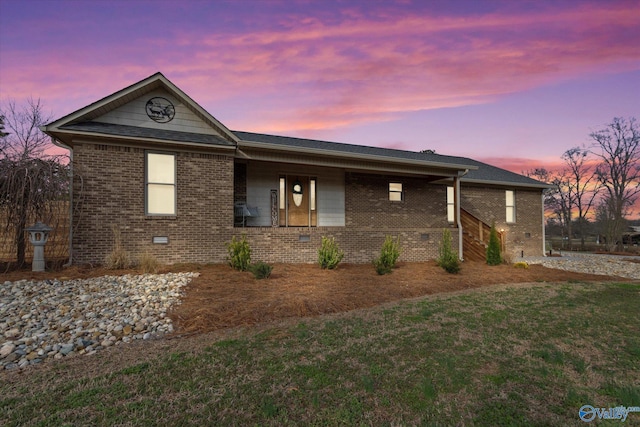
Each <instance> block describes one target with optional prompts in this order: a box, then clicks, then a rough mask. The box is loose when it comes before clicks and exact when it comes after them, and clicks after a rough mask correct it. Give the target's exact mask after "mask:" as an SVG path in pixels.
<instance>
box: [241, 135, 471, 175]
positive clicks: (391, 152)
mask: <svg viewBox="0 0 640 427" xmlns="http://www.w3.org/2000/svg"><path fill="white" fill-rule="evenodd" d="M232 132H233V133H234V134H235V135H236V136H237V137H238V138H240V139H241V140H244V141H252V142H264V143H267V144H274V145H281V146H284V147H293V148H309V149H313V150H322V151H326V152H327V154H330V153H332V152H337V153H348V154H356V155H357V154H360V155H367V156H379V157H387V158H390V159H403V160H418V161H420V160H422V161H425V162H430V163H444V164H451V165H467V164H469V163H468V162H467V161H466V160H467V159H464V158H462V157H454V156H442V155H439V154H428V153H420V152H415V151H406V150H396V149H392V148H380V147H369V146H366V145H355V144H344V143H339V142H329V141H319V140H315V139H305V138H294V137H289V136H276V135H265V134H261V133H253V132H240V131H232ZM469 165H470V164H469ZM470 166H471V165H470Z"/></svg>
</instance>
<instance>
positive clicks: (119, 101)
mask: <svg viewBox="0 0 640 427" xmlns="http://www.w3.org/2000/svg"><path fill="white" fill-rule="evenodd" d="M160 88H161V89H164V90H166V91H167V92H169V93H170V94H171V95H172V96H174V97H175V98H177V99H179V100H180V102H182V103H183V104H184V105H185V106H186V107H187V108H188V109H189V110H191V111H192V112H193V113H194V114H195V115H196V116H198V117H199V118H200V119H201V120H203V121H204V122H205V123H207V124H208V125H209V126H211V127H212V128H213V129H215V130H216V131H217V132H218V133H219V134H220V135H222V138H217V139H215V141H214V139H211V138H209V141H210V143H212V144H213V143H219V144H221V145H223V146H235V143H236V142H237V138H236V136H235V135H234V134H233V133H232V132H231V131H230V130H229V129H228V128H227V127H226V126H225V125H223V124H222V123H221V122H219V121H218V120H217V119H216V118H215V117H213V116H212V115H211V114H209V112H207V111H206V110H205V109H204V108H202V107H201V106H200V105H199V104H198V103H197V102H195V101H194V100H193V99H191V97H189V96H188V95H187V94H186V93H184V92H183V91H182V90H180V88H178V87H177V86H176V85H174V84H173V83H171V81H169V79H167V78H166V77H165V76H164V75H163V74H162V73H160V72H158V73H155V74H153V75H151V76H149V77H147V78H146V79H143V80H140V81H139V82H137V83H134V84H132V85H131V86H128V87H126V88H124V89H121V90H119V91H117V92H115V93H113V94H111V95H108V96H106V97H104V98H102V99H100V100H98V101H96V102H94V103H92V104H89V105H87V106H86V107H84V108H81V109H79V110H76V111H74V112H73V113H70V114H67V115H66V116H64V117H62V118H60V119H58V120H56V121H54V122H51V123H49V124H47V125H45V126H43V127H42V128H41V129H42V131H43V132H46V133H47V134H49V135H52V136H54V137H55V138H57V139H59V140H60V141H62V142H65V143H67V142H68V140H69V139H70V137H71V136H72V135H75V134H76V132H86V133H89V134H91V133H96V132H100V133H105V134H108V135H118V136H135V137H137V138H149V139H167V138H166V136H168V135H169V133H171V132H175V131H164V132H163V131H158V130H156V129H149V128H138V130H137V131H135V132H134V131H133V130H132V129H125V128H127V127H129V128H130V127H132V126H124V128H123V127H122V126H123V125H112V126H102V127H99V125H96V122H94V121H93V120H94V119H96V118H98V117H100V116H102V115H104V114H106V113H108V112H110V111H112V110H114V109H116V108H118V107H121V106H123V105H125V104H127V103H129V102H131V101H133V100H135V99H137V98H139V97H141V96H143V95H145V94H147V93H149V92H151V91H154V90H156V89H160ZM87 123H91V125H88V124H87ZM128 134H129V135H128ZM184 134H188V132H175V135H176V136H180V138H181V139H178V141H180V140H183V142H197V141H198V140H199V139H200V138H201V135H200V134H192V135H191V136H187V135H184ZM158 136H164V137H162V138H158ZM185 140H188V141H185Z"/></svg>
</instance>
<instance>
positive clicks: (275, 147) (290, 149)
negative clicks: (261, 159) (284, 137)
mask: <svg viewBox="0 0 640 427" xmlns="http://www.w3.org/2000/svg"><path fill="white" fill-rule="evenodd" d="M238 148H240V149H242V148H254V149H259V150H269V151H280V152H287V153H299V154H307V155H316V156H327V157H339V158H344V159H355V160H369V161H376V162H384V163H396V164H406V165H412V166H426V167H435V168H442V169H457V170H470V169H473V170H475V169H478V167H477V166H472V165H463V164H452V163H442V162H428V161H423V160H412V159H401V158H396V157H387V156H376V155H372V154H356V153H344V152H339V151H331V150H322V149H315V148H307V147H295V146H290V145H287V146H284V145H280V144H270V143H268V142H253V141H245V140H239V141H238Z"/></svg>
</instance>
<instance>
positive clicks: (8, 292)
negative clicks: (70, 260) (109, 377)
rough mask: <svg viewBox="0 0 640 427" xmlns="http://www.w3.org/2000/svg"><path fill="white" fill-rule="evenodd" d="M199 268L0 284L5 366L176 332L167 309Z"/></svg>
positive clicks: (0, 358) (0, 354) (1, 364)
mask: <svg viewBox="0 0 640 427" xmlns="http://www.w3.org/2000/svg"><path fill="white" fill-rule="evenodd" d="M197 275H198V273H169V274H145V275H125V276H103V277H97V278H91V279H77V280H68V281H58V280H45V281H40V282H37V281H28V280H20V281H16V282H9V281H6V282H4V283H3V284H0V370H2V369H16V368H23V367H25V366H28V365H35V364H38V363H41V362H42V361H44V360H45V359H47V358H53V359H61V358H63V357H70V356H74V355H80V354H87V355H88V354H94V353H95V352H96V351H99V350H101V349H103V348H105V347H110V346H113V345H120V344H122V343H127V342H131V341H132V340H140V339H142V340H145V339H151V338H153V337H156V336H159V335H162V334H165V333H168V332H172V331H173V325H172V324H171V319H169V318H168V317H166V313H167V310H168V309H169V307H171V306H172V305H174V304H179V302H180V297H181V296H182V288H183V287H184V286H186V285H187V284H188V283H189V281H191V279H192V278H193V277H196V276H197Z"/></svg>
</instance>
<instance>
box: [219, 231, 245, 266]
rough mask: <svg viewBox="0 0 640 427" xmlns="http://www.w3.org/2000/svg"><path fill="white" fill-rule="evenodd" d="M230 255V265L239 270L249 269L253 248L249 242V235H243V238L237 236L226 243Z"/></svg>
mask: <svg viewBox="0 0 640 427" xmlns="http://www.w3.org/2000/svg"><path fill="white" fill-rule="evenodd" d="M225 246H226V247H227V252H228V253H229V256H228V257H227V260H228V262H229V265H230V266H231V267H232V268H233V269H235V270H239V271H247V269H248V268H249V265H250V264H251V248H250V247H249V242H247V236H245V235H244V234H243V235H242V240H236V236H233V237H232V238H231V242H229V243H225Z"/></svg>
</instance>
